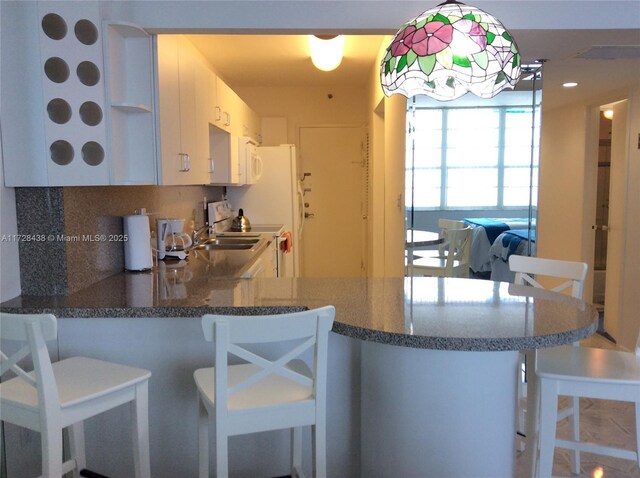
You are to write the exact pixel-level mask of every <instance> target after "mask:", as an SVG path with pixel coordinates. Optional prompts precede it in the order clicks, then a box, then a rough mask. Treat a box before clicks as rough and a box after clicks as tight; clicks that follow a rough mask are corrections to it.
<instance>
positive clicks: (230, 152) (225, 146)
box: [209, 125, 245, 186]
mask: <svg viewBox="0 0 640 478" xmlns="http://www.w3.org/2000/svg"><path fill="white" fill-rule="evenodd" d="M209 133H210V134H209V147H210V157H211V174H210V182H211V184H214V185H231V186H240V185H243V184H245V165H244V163H241V162H240V159H241V158H240V155H239V154H238V146H239V138H238V137H237V136H235V135H232V134H231V133H229V132H227V131H225V130H223V129H220V128H218V127H217V126H213V125H209Z"/></svg>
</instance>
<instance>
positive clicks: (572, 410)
mask: <svg viewBox="0 0 640 478" xmlns="http://www.w3.org/2000/svg"><path fill="white" fill-rule="evenodd" d="M509 269H510V270H511V271H512V272H515V279H514V283H515V284H519V285H530V286H533V287H538V288H542V289H544V288H545V287H544V286H543V285H542V284H541V283H540V282H539V280H542V278H543V277H544V278H545V279H546V280H548V281H553V279H557V280H556V281H555V282H553V283H552V284H551V286H549V287H548V288H549V290H552V291H554V292H563V291H565V290H567V289H570V292H571V296H572V297H575V298H578V299H581V298H582V289H583V285H584V280H585V278H586V276H587V270H588V266H587V264H586V263H584V262H574V261H562V260H556V259H544V258H540V257H529V256H519V255H515V254H514V255H511V256H509ZM558 282H559V283H558ZM574 345H579V344H578V343H576V344H574ZM547 351H548V350H547V349H540V350H538V351H537V354H538V356H539V355H540V354H542V355H544V354H545V353H547ZM525 362H526V356H525V354H524V353H521V354H520V367H519V369H518V375H519V377H518V389H517V397H518V407H517V411H518V431H519V432H520V433H519V436H518V448H519V449H520V450H523V449H524V445H525V441H524V438H523V437H524V433H523V430H524V429H525V428H526V427H525V420H526V406H525V405H524V403H523V401H524V399H525V398H526V368H527V367H526V366H525ZM530 365H531V366H532V364H530ZM531 369H533V368H531ZM579 413H580V401H579V399H578V398H577V397H572V398H571V405H570V406H569V407H567V408H564V409H563V410H562V411H561V412H560V414H559V415H558V421H560V420H564V419H565V418H569V419H570V420H571V423H570V425H571V430H572V435H573V436H574V437H576V439H578V438H579V437H580V418H579ZM578 459H579V458H578V457H577V453H572V461H573V462H574V463H575V462H576V460H578Z"/></svg>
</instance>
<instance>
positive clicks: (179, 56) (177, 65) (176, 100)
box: [157, 35, 210, 185]
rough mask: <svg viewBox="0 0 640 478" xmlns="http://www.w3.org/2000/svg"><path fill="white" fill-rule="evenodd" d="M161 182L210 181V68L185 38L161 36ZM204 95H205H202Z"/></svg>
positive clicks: (158, 51)
mask: <svg viewBox="0 0 640 478" xmlns="http://www.w3.org/2000/svg"><path fill="white" fill-rule="evenodd" d="M157 55H158V100H159V110H160V116H159V122H160V153H161V154H160V156H161V158H160V160H159V161H158V166H159V171H158V176H159V183H160V184H163V185H178V184H206V183H208V182H209V181H208V180H209V177H208V172H209V164H210V163H209V157H210V155H209V148H208V141H209V131H208V125H209V123H208V114H209V112H208V108H207V103H206V101H202V98H203V97H204V96H205V95H206V89H207V87H208V85H209V79H208V76H207V71H208V70H207V68H206V66H205V65H204V63H203V60H202V59H201V58H199V54H198V52H197V51H196V50H195V48H194V47H193V45H191V43H190V42H189V41H188V40H186V39H185V38H184V37H182V36H175V35H158V37H157ZM201 95H202V96H201Z"/></svg>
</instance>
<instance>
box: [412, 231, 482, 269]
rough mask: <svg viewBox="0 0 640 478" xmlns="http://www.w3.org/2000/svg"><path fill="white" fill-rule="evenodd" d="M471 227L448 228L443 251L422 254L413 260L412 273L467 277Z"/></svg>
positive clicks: (418, 253) (419, 253)
mask: <svg viewBox="0 0 640 478" xmlns="http://www.w3.org/2000/svg"><path fill="white" fill-rule="evenodd" d="M470 247H471V227H469V226H467V227H464V228H462V229H448V230H447V231H446V239H445V243H444V244H443V246H442V248H443V251H444V252H440V250H439V251H438V253H437V254H432V255H430V256H429V255H422V253H421V252H417V253H416V256H418V255H419V257H416V259H414V260H413V264H412V271H413V275H423V276H435V277H469V253H470Z"/></svg>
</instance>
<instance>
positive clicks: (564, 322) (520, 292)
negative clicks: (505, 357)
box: [1, 252, 597, 351]
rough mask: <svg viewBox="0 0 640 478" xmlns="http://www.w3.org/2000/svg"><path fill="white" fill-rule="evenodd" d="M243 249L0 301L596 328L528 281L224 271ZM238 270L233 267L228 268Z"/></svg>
mask: <svg viewBox="0 0 640 478" xmlns="http://www.w3.org/2000/svg"><path fill="white" fill-rule="evenodd" d="M244 267H246V257H245V258H244V262H243V259H242V258H241V255H240V254H238V255H235V256H234V255H232V254H217V253H213V252H212V253H207V255H198V256H194V257H192V258H191V259H190V260H189V261H188V262H187V263H182V264H173V265H162V267H161V268H158V269H155V270H154V271H153V272H151V273H147V274H140V273H138V274H131V273H121V274H117V275H114V276H111V277H109V278H107V279H105V280H103V281H101V282H99V283H97V284H94V285H92V286H90V287H88V288H86V289H83V290H81V291H78V292H76V293H73V294H70V295H67V296H57V297H35V296H21V297H18V298H16V299H13V300H10V301H8V302H5V303H3V304H2V306H1V310H3V311H6V312H18V313H39V312H50V313H53V314H55V315H57V316H58V317H60V318H74V317H85V318H86V317H95V318H97V319H99V318H100V317H131V318H133V319H135V318H137V317H147V318H148V317H152V318H163V317H185V318H195V317H200V316H201V315H203V314H205V313H222V314H229V315H236V314H237V315H246V314H251V315H256V314H271V313H279V312H287V311H293V310H301V309H302V308H315V307H320V306H324V305H329V304H332V305H334V306H335V307H336V321H335V324H334V327H333V331H334V332H336V333H338V334H342V335H346V336H349V337H353V338H357V339H361V340H366V341H373V342H378V343H384V344H389V345H397V346H403V347H413V348H429V349H439V350H474V351H501V350H526V349H530V348H540V347H550V346H556V345H562V344H567V343H571V342H574V341H576V340H579V339H582V338H584V337H587V336H589V335H591V334H592V333H594V332H595V330H596V326H597V313H596V310H595V309H594V308H593V307H592V306H591V305H589V304H586V303H584V302H582V301H578V300H576V299H573V298H570V297H568V296H564V295H560V294H557V293H553V292H548V291H544V290H539V289H534V288H532V287H524V286H515V285H513V284H506V283H494V282H491V281H483V280H473V279H437V278H426V277H425V278H413V279H412V278H405V279H403V278H386V279H383V278H380V279H357V278H326V279H227V278H228V277H231V276H234V275H235V276H236V277H237V276H238V272H239V271H240V270H241V269H242V268H244ZM234 271H235V273H234Z"/></svg>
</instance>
